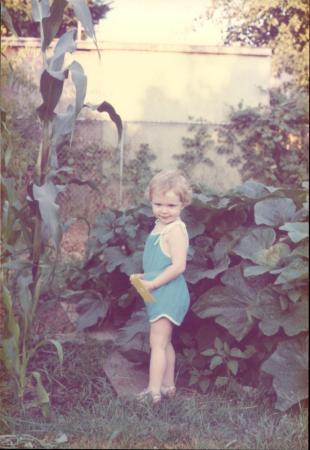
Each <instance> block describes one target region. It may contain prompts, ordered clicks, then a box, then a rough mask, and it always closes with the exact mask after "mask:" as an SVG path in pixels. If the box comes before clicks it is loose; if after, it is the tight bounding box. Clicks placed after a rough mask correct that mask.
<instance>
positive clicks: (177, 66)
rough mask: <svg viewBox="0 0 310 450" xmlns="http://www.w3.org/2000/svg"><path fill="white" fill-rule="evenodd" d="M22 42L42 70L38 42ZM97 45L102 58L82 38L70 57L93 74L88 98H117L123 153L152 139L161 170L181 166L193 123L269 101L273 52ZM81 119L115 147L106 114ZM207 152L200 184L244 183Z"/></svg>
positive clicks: (14, 43)
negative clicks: (208, 159) (207, 164)
mask: <svg viewBox="0 0 310 450" xmlns="http://www.w3.org/2000/svg"><path fill="white" fill-rule="evenodd" d="M24 47H26V48H33V49H34V53H33V55H34V56H33V58H34V60H35V61H36V62H33V61H32V62H31V63H30V64H29V67H31V70H36V71H37V72H39V71H40V70H41V68H42V66H41V57H40V52H39V48H38V41H37V40H36V39H31V38H28V39H23V40H16V39H15V40H14V39H11V40H10V47H9V50H10V49H11V50H12V49H14V51H19V49H20V48H24ZM99 48H100V53H101V58H100V59H99V57H98V52H97V50H96V49H95V48H94V47H93V45H92V44H91V43H88V42H83V41H82V42H79V43H78V50H77V52H75V53H74V54H73V55H72V57H73V59H75V60H77V61H79V62H80V63H81V64H82V66H83V68H84V70H85V73H86V75H87V79H88V88H87V96H86V102H89V103H93V104H100V103H101V102H102V101H103V100H105V101H108V102H109V103H111V104H112V105H113V106H114V108H115V109H116V111H117V112H118V113H119V114H120V116H121V118H122V120H123V123H124V130H125V133H124V146H123V150H124V151H125V155H124V157H125V158H126V152H127V151H128V149H130V153H131V155H130V157H131V158H132V152H134V151H137V150H138V149H139V148H140V145H141V144H149V146H150V148H151V150H152V151H153V152H154V153H155V154H156V156H157V159H156V161H155V162H154V167H156V168H164V167H175V166H176V160H175V159H174V158H173V155H176V154H180V153H183V152H184V147H183V144H182V138H183V137H185V136H188V127H189V125H190V123H192V122H195V121H197V120H198V119H200V118H203V119H205V120H207V121H208V122H209V123H211V124H218V123H225V121H226V119H227V114H228V112H229V109H230V107H231V106H233V107H237V106H238V104H239V103H240V102H243V104H244V105H245V106H257V105H258V104H267V103H268V101H269V98H268V93H267V92H266V91H267V89H268V88H269V87H270V79H271V52H270V50H269V49H249V48H237V47H232V48H226V47H207V46H197V45H163V44H161V45H151V44H119V43H104V42H101V43H99ZM69 59H71V55H70V56H69V58H68V61H69ZM37 79H39V78H38V77H37ZM64 92H66V88H65V89H64ZM67 92H68V94H67V98H65V99H64V102H63V103H66V102H67V101H68V97H70V96H71V95H72V93H73V88H72V86H69V89H68V90H67ZM83 111H84V110H83ZM190 117H191V119H190ZM80 118H81V120H83V118H85V119H86V118H87V119H90V118H93V119H94V120H96V128H99V132H98V135H100V136H101V141H102V145H103V146H104V145H110V146H111V145H112V146H113V145H116V141H117V137H116V131H115V128H114V126H113V125H111V123H110V122H109V120H108V116H107V115H106V114H99V113H90V111H89V110H88V111H85V112H82V113H81V115H80ZM93 138H94V135H89V139H93ZM86 139H87V136H86ZM208 156H209V157H211V158H212V159H213V161H214V166H213V167H204V168H203V169H201V170H198V171H196V176H197V181H199V182H202V183H205V184H207V185H209V187H210V188H211V189H214V190H217V191H225V190H227V189H229V188H231V187H234V186H236V185H238V184H240V182H241V177H240V174H239V172H238V171H237V169H235V168H231V167H230V166H229V165H228V163H227V161H226V159H225V157H224V156H219V155H217V154H215V153H212V151H211V153H210V154H208Z"/></svg>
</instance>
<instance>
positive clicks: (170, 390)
mask: <svg viewBox="0 0 310 450" xmlns="http://www.w3.org/2000/svg"><path fill="white" fill-rule="evenodd" d="M176 391H177V390H176V387H175V386H162V387H161V389H160V392H161V393H162V394H163V395H164V396H165V397H168V398H172V397H174V396H175V394H176Z"/></svg>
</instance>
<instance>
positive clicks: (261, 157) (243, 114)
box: [179, 90, 309, 187]
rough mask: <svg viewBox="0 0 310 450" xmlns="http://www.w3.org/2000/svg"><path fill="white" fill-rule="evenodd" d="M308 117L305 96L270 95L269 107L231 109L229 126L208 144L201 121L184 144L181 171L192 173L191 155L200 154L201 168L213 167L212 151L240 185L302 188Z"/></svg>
mask: <svg viewBox="0 0 310 450" xmlns="http://www.w3.org/2000/svg"><path fill="white" fill-rule="evenodd" d="M308 115H309V106H308V96H307V95H306V94H305V93H304V92H303V91H296V92H294V93H293V92H291V93H290V94H289V95H288V94H283V93H281V92H280V91H278V90H273V91H271V92H270V106H263V105H259V106H257V107H245V106H243V105H242V104H240V105H239V107H238V108H236V109H234V108H231V111H230V114H229V117H228V120H227V123H226V124H223V125H219V126H216V127H214V133H213V137H212V139H211V137H210V136H212V135H211V133H210V132H209V128H210V125H209V124H208V123H206V122H205V121H201V123H199V124H196V125H193V126H191V127H190V132H191V133H192V137H190V138H187V139H186V140H184V144H185V145H186V147H187V148H189V150H186V151H185V153H184V154H183V155H181V158H182V159H183V160H184V163H185V162H187V163H188V164H187V166H186V164H184V163H183V162H182V165H181V164H180V165H179V167H184V169H185V170H186V171H188V172H191V171H192V169H193V167H194V165H195V162H194V161H193V158H192V161H190V160H189V159H188V157H187V155H188V154H190V153H189V151H190V152H191V153H192V154H197V155H199V154H200V153H201V152H202V150H203V153H202V156H201V157H200V158H199V162H200V163H201V162H205V160H206V159H208V160H211V161H212V151H213V149H214V151H216V152H217V153H218V154H220V155H223V156H225V157H228V159H227V161H228V163H229V164H230V165H231V166H233V167H237V168H238V169H239V171H240V174H241V176H242V179H243V181H246V180H248V179H251V178H253V179H255V180H257V181H259V182H261V183H266V184H269V183H271V184H275V185H278V184H279V185H281V186H288V187H294V186H301V183H302V181H303V180H306V179H307V178H308V163H309V153H308V147H309V129H308ZM206 136H208V140H206ZM193 150H195V152H194V151H193ZM195 157H196V158H197V156H195ZM197 162H198V161H197ZM207 164H208V165H209V162H207Z"/></svg>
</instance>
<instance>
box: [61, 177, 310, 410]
mask: <svg viewBox="0 0 310 450" xmlns="http://www.w3.org/2000/svg"><path fill="white" fill-rule="evenodd" d="M184 220H185V222H186V223H187V225H188V229H189V236H190V243H191V245H190V252H189V257H188V265H187V270H186V272H185V277H186V279H187V281H188V283H189V287H190V292H191V299H192V308H191V312H190V314H189V315H188V318H187V319H186V320H185V322H184V326H182V329H181V331H180V333H179V337H178V342H177V347H178V350H179V361H181V362H182V364H183V370H184V371H185V373H186V374H187V375H188V382H189V384H190V385H197V386H199V387H200V389H201V390H202V391H207V390H208V389H209V386H213V385H214V386H218V387H219V386H223V385H225V384H230V383H232V382H233V383H237V384H240V383H241V384H243V385H252V386H257V384H258V383H259V382H260V379H262V378H263V371H265V372H267V373H269V374H271V375H272V377H273V379H274V384H273V387H274V390H275V393H276V395H277V403H276V407H277V408H279V409H281V410H283V411H284V410H286V409H288V408H289V407H290V406H292V405H293V404H295V403H296V402H299V401H300V400H302V399H303V398H305V396H306V395H305V390H306V384H305V381H304V380H303V379H302V378H299V379H298V380H299V381H297V380H296V379H295V374H296V371H298V370H299V368H298V367H299V364H300V366H301V367H300V368H302V370H304V368H305V358H306V355H305V354H304V351H303V348H304V346H305V337H306V336H307V333H308V316H307V311H308V297H307V295H308V285H307V276H308V272H307V261H308V232H307V231H306V226H307V220H308V203H307V186H306V185H304V187H302V188H299V189H297V188H295V189H293V188H292V189H288V188H280V187H278V188H276V187H271V186H265V185H263V184H260V183H257V182H254V181H248V182H246V183H244V184H243V185H242V186H240V187H239V188H237V189H235V190H233V191H231V192H230V193H228V194H227V195H223V196H219V195H205V194H203V193H196V194H195V197H194V201H193V203H192V204H191V205H190V206H189V207H188V208H186V210H184ZM151 227H152V219H151V214H150V209H149V208H148V207H146V206H144V205H141V206H139V207H137V208H133V209H130V210H127V211H117V210H112V211H108V212H106V213H105V214H103V215H101V216H99V218H98V220H97V223H96V225H95V227H94V228H93V229H92V230H91V234H90V238H89V241H88V250H87V255H86V260H85V261H84V263H83V266H82V267H81V268H80V270H79V271H78V272H77V273H75V275H74V276H73V277H72V278H71V283H72V284H71V289H72V290H73V292H72V291H71V292H69V294H68V295H76V296H78V297H79V299H80V300H79V301H80V304H81V305H82V306H84V305H85V303H84V300H83V299H86V300H85V302H86V301H87V311H84V314H82V315H81V317H80V322H79V324H80V326H81V327H82V328H84V327H87V326H92V325H94V324H95V323H96V322H97V321H98V319H99V317H100V318H101V319H104V320H105V321H106V322H107V323H108V322H109V321H110V320H113V321H114V324H117V323H118V324H119V325H121V326H122V333H121V336H120V337H119V339H118V340H117V341H116V343H115V345H116V348H118V349H120V350H122V349H123V350H124V351H125V350H126V351H125V352H124V354H126V356H127V357H128V358H130V359H132V360H135V361H137V360H139V359H140V358H141V355H140V353H141V351H145V350H143V348H144V349H145V347H144V344H143V339H142V341H141V340H139V342H140V344H139V345H137V343H136V341H135V338H136V337H137V336H138V335H139V333H140V334H141V333H142V330H143V325H142V324H143V320H145V318H144V316H143V314H137V310H138V311H140V310H141V307H142V301H141V300H140V299H139V298H137V295H136V294H135V293H134V292H132V290H131V288H130V284H129V282H128V276H129V275H130V274H131V273H134V272H140V271H141V259H142V248H143V243H144V240H145V237H146V235H147V233H148V231H149V230H150V229H151ZM83 291H84V292H83ZM90 292H96V293H97V295H98V293H100V295H101V296H102V297H103V298H102V299H101V303H99V301H98V300H97V299H94V300H95V301H94V302H89V301H88V299H89V294H90ZM66 295H67V294H66V293H64V294H63V295H62V298H63V299H64V298H66ZM99 304H100V308H101V309H99V308H98V305H99ZM91 305H93V307H91ZM102 311H104V314H102ZM130 312H132V313H133V314H134V315H133V316H132V320H130V321H129V322H128V324H124V322H125V320H126V314H127V315H128V314H130ZM90 317H91V320H90ZM139 324H140V326H139ZM142 334H143V333H142ZM130 343H132V345H134V347H133V348H132V351H131V352H129V348H130ZM293 349H294V351H293ZM134 350H135V351H134ZM278 353H281V357H283V358H285V363H284V364H286V365H287V366H290V365H292V366H293V367H294V369H292V370H291V371H287V372H286V373H285V376H284V374H283V373H282V372H281V371H278V369H277V367H278V365H277V354H278ZM139 355H140V356H139ZM296 383H297V384H298V389H295V388H296V386H297V384H296ZM288 393H289V394H288Z"/></svg>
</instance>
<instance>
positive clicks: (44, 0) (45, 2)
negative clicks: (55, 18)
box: [1, 0, 50, 22]
mask: <svg viewBox="0 0 310 450" xmlns="http://www.w3.org/2000/svg"><path fill="white" fill-rule="evenodd" d="M31 3H32V19H33V21H34V22H41V21H42V19H43V18H44V17H48V16H49V15H50V5H49V0H31ZM1 8H2V5H1Z"/></svg>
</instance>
